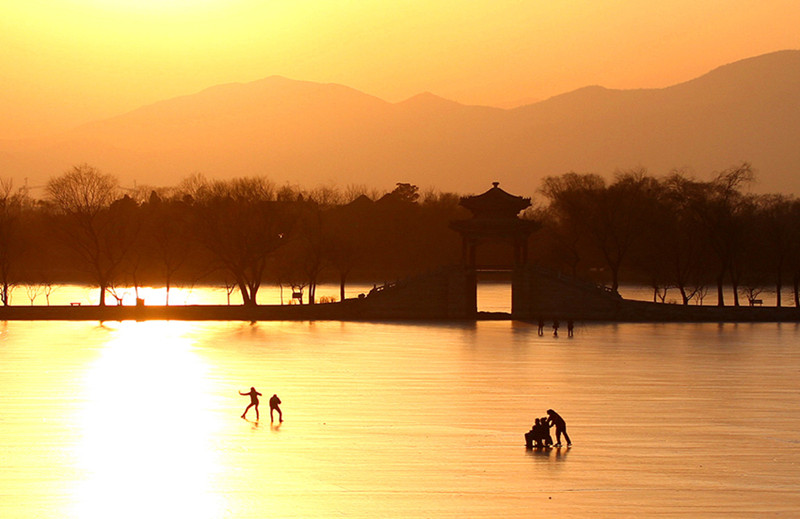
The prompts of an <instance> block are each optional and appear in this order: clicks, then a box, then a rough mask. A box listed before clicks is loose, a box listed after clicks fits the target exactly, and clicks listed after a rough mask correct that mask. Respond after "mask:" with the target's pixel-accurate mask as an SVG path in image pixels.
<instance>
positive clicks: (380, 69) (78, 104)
mask: <svg viewBox="0 0 800 519" xmlns="http://www.w3.org/2000/svg"><path fill="white" fill-rule="evenodd" d="M0 6H2V7H0V15H1V16H0V81H2V87H1V88H0V123H2V124H0V138H13V137H24V136H32V135H37V134H39V133H41V132H46V131H54V130H60V129H63V128H67V127H69V126H72V125H76V124H79V123H82V122H85V121H89V120H94V119H97V118H102V117H107V116H111V115H116V114H118V113H121V112H125V111H128V110H131V109H134V108H137V107H139V106H141V105H144V104H147V103H151V102H154V101H157V100H161V99H166V98H169V97H174V96H178V95H183V94H189V93H193V92H196V91H199V90H202V89H204V88H206V87H209V86H212V85H216V84H220V83H229V82H247V81H253V80H256V79H260V78H263V77H266V76H271V75H281V76H286V77H289V78H292V79H301V80H308V81H317V82H332V83H341V84H344V85H347V86H351V87H353V88H356V89H358V90H361V91H363V92H366V93H369V94H373V95H376V96H378V97H380V98H382V99H386V100H387V101H400V100H403V99H405V98H408V97H411V96H413V95H415V94H418V93H421V92H425V91H430V92H433V93H435V94H437V95H440V96H442V97H445V98H448V99H453V100H456V101H460V102H462V103H468V104H486V105H495V106H513V105H515V104H523V103H524V102H530V101H535V100H540V99H544V98H547V97H549V96H552V95H556V94H559V93H563V92H566V91H569V90H573V89H576V88H580V87H582V86H586V85H591V84H599V85H603V86H606V87H609V88H640V87H663V86H669V85H671V84H674V83H678V82H681V81H685V80H688V79H691V78H693V77H696V76H698V75H701V74H703V73H705V72H707V71H709V70H711V69H713V68H715V67H717V66H720V65H723V64H726V63H729V62H732V61H736V60H739V59H743V58H747V57H751V56H756V55H759V54H764V53H767V52H772V51H775V50H781V49H789V48H792V49H796V48H800V30H798V29H797V28H798V27H800V2H799V1H798V0H663V1H661V2H650V1H645V0H547V1H544V0H541V1H540V0H490V1H489V0H487V1H483V0H481V1H470V0H457V1H456V0H386V1H376V0H24V1H23V0H0Z"/></svg>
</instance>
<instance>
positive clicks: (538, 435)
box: [525, 409, 572, 449]
mask: <svg viewBox="0 0 800 519" xmlns="http://www.w3.org/2000/svg"><path fill="white" fill-rule="evenodd" d="M553 426H555V428H556V441H557V442H558V443H556V445H555V446H556V447H561V435H562V434H563V435H564V439H565V440H566V441H567V447H570V446H572V441H570V439H569V435H568V434H567V423H566V422H565V421H564V419H563V418H561V415H559V414H558V413H556V412H555V411H553V410H552V409H548V410H547V416H543V417H542V418H537V419H536V421H535V423H534V425H533V427H531V430H530V431H528V432H526V433H525V446H526V447H528V448H533V447H536V448H537V449H540V448H542V447H550V446H552V445H553V437H552V436H551V435H550V428H551V427H553Z"/></svg>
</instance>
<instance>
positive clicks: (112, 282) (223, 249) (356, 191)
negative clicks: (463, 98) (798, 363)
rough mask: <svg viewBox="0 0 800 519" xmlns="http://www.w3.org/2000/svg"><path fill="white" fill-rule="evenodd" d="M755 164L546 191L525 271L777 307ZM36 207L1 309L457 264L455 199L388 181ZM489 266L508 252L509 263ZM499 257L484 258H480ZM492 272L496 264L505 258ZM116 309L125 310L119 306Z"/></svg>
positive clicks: (784, 237)
mask: <svg viewBox="0 0 800 519" xmlns="http://www.w3.org/2000/svg"><path fill="white" fill-rule="evenodd" d="M752 179H753V172H752V168H751V167H750V166H749V165H748V164H743V165H741V166H739V167H736V168H732V169H730V170H727V171H723V172H721V173H719V174H717V175H716V176H715V177H714V178H713V179H712V180H710V181H698V180H695V179H692V178H690V177H688V176H687V175H685V174H681V173H674V174H671V175H669V176H667V177H663V178H655V177H653V176H650V175H648V174H647V173H646V171H643V170H637V171H629V172H622V173H620V174H618V175H617V176H616V177H615V178H614V180H613V181H611V182H607V181H606V180H604V179H603V178H602V177H600V176H598V175H594V174H576V173H568V174H564V175H561V176H558V177H549V178H547V179H546V180H545V181H544V182H543V184H542V186H541V187H540V190H539V193H540V194H541V195H542V196H541V198H540V199H539V201H538V203H537V207H536V208H535V209H533V210H530V211H529V212H527V213H526V214H524V215H523V217H526V218H535V219H539V220H541V222H542V223H543V225H542V229H541V230H540V231H538V232H537V233H535V234H534V235H533V236H532V237H531V247H530V249H531V250H532V251H533V252H532V253H531V260H532V261H536V262H539V263H541V264H544V265H546V266H549V267H551V268H555V269H558V270H561V271H567V272H569V273H571V274H573V275H575V276H577V277H591V278H592V279H593V280H595V281H598V282H601V283H604V284H608V285H610V287H611V288H612V289H614V290H617V289H618V288H619V287H620V284H621V283H623V282H625V283H636V284H647V285H650V286H651V287H652V288H653V290H654V298H655V297H657V296H659V297H661V299H662V301H663V300H664V297H665V294H666V291H667V290H668V289H676V290H677V291H678V292H679V293H680V296H681V300H682V302H683V303H684V304H689V302H690V301H691V300H693V299H698V298H701V297H702V296H703V295H704V294H705V293H706V291H707V290H708V288H709V287H714V286H715V287H716V290H717V300H718V303H719V304H720V305H723V304H725V294H724V289H725V287H731V288H732V297H733V304H735V305H738V304H739V296H740V294H745V295H746V297H748V298H749V299H751V300H752V299H754V298H755V297H756V296H757V295H758V292H759V291H760V290H762V289H763V288H764V287H766V286H772V287H774V289H775V292H776V294H777V298H778V299H777V301H778V305H781V304H782V301H781V291H782V289H783V287H784V284H786V283H787V281H786V280H789V281H788V282H789V283H791V286H792V287H793V288H794V299H795V301H794V302H795V304H796V305H798V306H800V300H798V297H799V296H798V285H800V201H798V200H797V199H795V198H793V197H787V196H780V195H752V194H748V193H747V190H746V188H747V186H748V184H749V183H750V182H751V181H752ZM46 191H47V192H46V196H45V197H44V198H43V199H42V200H34V199H32V198H31V197H30V196H29V195H28V193H27V192H26V191H25V190H24V189H22V190H16V191H15V190H14V189H13V187H12V185H11V183H10V182H8V181H6V182H2V183H0V283H2V287H0V298H1V299H2V303H3V304H5V305H7V304H9V294H10V290H11V289H12V288H13V286H14V285H15V284H22V283H28V284H31V283H39V284H42V285H46V286H50V285H51V284H52V283H53V282H82V283H90V284H94V285H95V286H98V287H99V304H100V305H105V304H106V297H107V295H108V294H111V295H112V296H113V295H116V294H117V291H118V290H117V289H118V288H119V287H131V286H132V287H139V286H142V285H145V284H147V285H153V286H164V287H166V289H167V298H168V299H167V303H168V304H169V289H170V287H172V286H174V285H175V284H187V283H190V284H195V283H207V284H216V285H218V286H219V285H225V286H226V287H228V289H229V294H230V293H231V292H232V291H233V290H236V289H238V291H239V292H240V294H241V297H242V302H243V304H245V305H255V304H257V298H258V293H259V290H260V289H261V287H262V286H263V285H264V284H265V283H266V284H280V285H282V286H284V285H286V286H294V287H304V288H307V289H308V292H307V293H308V296H309V297H308V301H309V302H311V303H313V302H314V301H315V291H316V285H317V284H318V283H319V282H322V281H332V280H336V281H338V282H339V284H340V297H341V298H342V299H343V298H344V295H345V284H346V283H347V282H348V281H349V280H350V279H357V280H359V281H367V282H370V283H372V282H375V281H378V282H382V281H387V280H393V279H396V278H397V277H401V276H405V275H411V274H414V273H418V272H421V271H424V270H426V269H429V268H433V267H436V266H439V265H442V264H452V263H457V262H458V261H459V260H460V252H461V251H460V249H461V244H460V239H459V237H458V235H457V234H456V233H454V232H452V231H450V230H449V229H448V223H449V222H451V221H453V220H458V219H464V218H468V217H469V213H468V212H467V211H466V210H464V209H463V208H462V207H460V206H459V204H458V201H459V197H458V196H457V195H455V194H452V193H436V192H428V193H423V194H420V193H419V191H418V189H417V187H416V186H414V185H412V184H397V186H396V188H395V189H394V190H393V191H392V192H390V193H386V194H383V195H381V193H378V192H371V193H365V189H364V188H359V187H348V188H346V189H337V188H334V187H330V186H329V187H322V188H317V189H315V190H310V191H309V190H303V189H300V188H299V187H294V186H288V185H287V186H280V187H279V186H276V185H275V184H273V183H272V182H270V181H269V180H267V179H264V178H260V177H254V178H240V179H234V180H225V181H222V180H207V179H205V178H203V177H202V176H194V177H190V178H188V179H186V180H185V181H183V182H182V183H181V184H180V185H178V186H176V187H171V188H157V189H152V188H139V189H137V190H136V191H130V190H128V191H126V190H122V189H121V188H120V187H119V185H118V183H117V181H116V179H115V178H114V177H113V176H111V175H107V174H105V173H103V172H101V171H98V170H97V169H96V168H93V167H91V166H89V165H85V164H84V165H80V166H76V167H74V168H72V169H71V170H69V171H68V172H66V173H64V174H62V175H60V176H58V177H55V178H53V179H52V180H50V182H49V183H48V184H47V188H46ZM495 253H497V254H499V255H502V254H508V251H505V250H500V251H499V252H498V251H495ZM489 254H492V251H490V252H489ZM498 259H499V261H502V257H501V256H498ZM118 299H119V298H118Z"/></svg>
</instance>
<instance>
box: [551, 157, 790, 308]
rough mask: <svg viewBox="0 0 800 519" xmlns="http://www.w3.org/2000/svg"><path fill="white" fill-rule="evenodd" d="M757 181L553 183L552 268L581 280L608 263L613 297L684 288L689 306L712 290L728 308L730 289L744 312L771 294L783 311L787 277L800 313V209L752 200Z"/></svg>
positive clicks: (780, 200)
mask: <svg viewBox="0 0 800 519" xmlns="http://www.w3.org/2000/svg"><path fill="white" fill-rule="evenodd" d="M753 179H754V174H753V170H752V168H751V166H750V165H749V164H747V163H745V164H742V165H740V166H738V167H734V168H731V169H728V170H726V171H723V172H720V173H718V174H716V175H715V176H714V178H713V179H712V180H710V181H697V180H694V179H692V178H690V177H688V176H686V175H684V174H682V173H679V172H676V173H673V174H671V175H669V176H667V177H665V178H661V179H657V178H654V177H652V176H649V175H647V173H646V172H645V171H643V170H637V171H629V172H622V173H619V174H618V175H617V176H616V178H615V179H614V181H613V182H611V183H607V182H606V181H605V180H604V179H603V178H601V177H599V176H598V175H592V174H588V175H581V174H575V173H569V174H565V175H562V176H560V177H550V178H547V179H546V180H545V181H544V183H543V186H542V189H541V192H542V193H543V194H544V196H545V197H546V199H547V201H548V203H549V204H548V205H547V207H546V208H544V209H543V210H542V211H541V212H540V216H541V217H542V218H543V219H544V220H545V222H546V225H545V228H546V232H547V233H549V238H550V239H551V240H552V242H553V244H554V245H555V246H556V248H557V252H556V253H555V254H554V255H552V257H551V258H550V260H551V261H555V262H559V263H560V265H561V266H563V267H564V268H567V269H569V270H572V272H573V273H577V272H578V271H579V266H580V265H581V262H582V261H583V262H584V265H585V261H586V260H588V262H589V263H594V264H595V265H597V264H598V263H601V264H602V266H603V268H604V269H605V270H606V271H607V272H608V273H609V277H610V284H611V288H613V289H614V290H617V289H618V288H619V285H620V282H621V278H622V277H623V276H626V277H627V279H628V280H629V281H634V282H638V283H647V284H649V285H650V286H651V287H653V289H654V294H662V298H663V294H664V293H665V292H666V290H667V289H669V288H675V289H677V290H678V291H679V292H680V295H681V300H682V302H683V303H684V304H688V303H689V301H690V300H691V299H692V298H693V297H696V296H700V295H702V294H704V293H705V291H706V290H707V288H708V287H709V286H713V287H715V288H716V293H717V302H718V304H719V305H720V306H723V305H724V304H725V293H724V291H725V287H730V289H731V295H732V299H733V304H734V305H736V306H738V305H739V303H740V301H739V297H740V294H745V295H746V296H747V297H748V299H750V300H751V301H752V300H755V298H756V296H757V295H758V294H759V293H760V291H761V290H763V289H764V287H767V286H772V287H774V290H775V294H776V298H777V305H778V306H781V304H782V301H781V294H782V291H783V289H784V285H785V283H786V282H785V280H786V279H787V277H788V278H789V279H790V280H791V284H792V287H793V290H794V299H795V301H794V302H795V305H797V306H800V300H799V299H798V298H799V297H800V296H799V295H798V285H799V284H800V201H798V200H797V199H795V198H793V197H788V196H782V195H755V194H749V193H747V190H746V188H747V187H748V185H749V184H750V183H751V182H752V181H753Z"/></svg>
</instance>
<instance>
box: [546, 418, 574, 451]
mask: <svg viewBox="0 0 800 519" xmlns="http://www.w3.org/2000/svg"><path fill="white" fill-rule="evenodd" d="M547 424H548V426H549V427H552V426H554V425H555V426H556V447H561V433H564V439H565V440H567V447H570V446H571V445H572V442H571V441H570V440H569V434H567V423H566V422H565V421H564V419H563V418H561V415H559V414H558V413H556V412H555V411H553V410H552V409H548V410H547Z"/></svg>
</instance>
